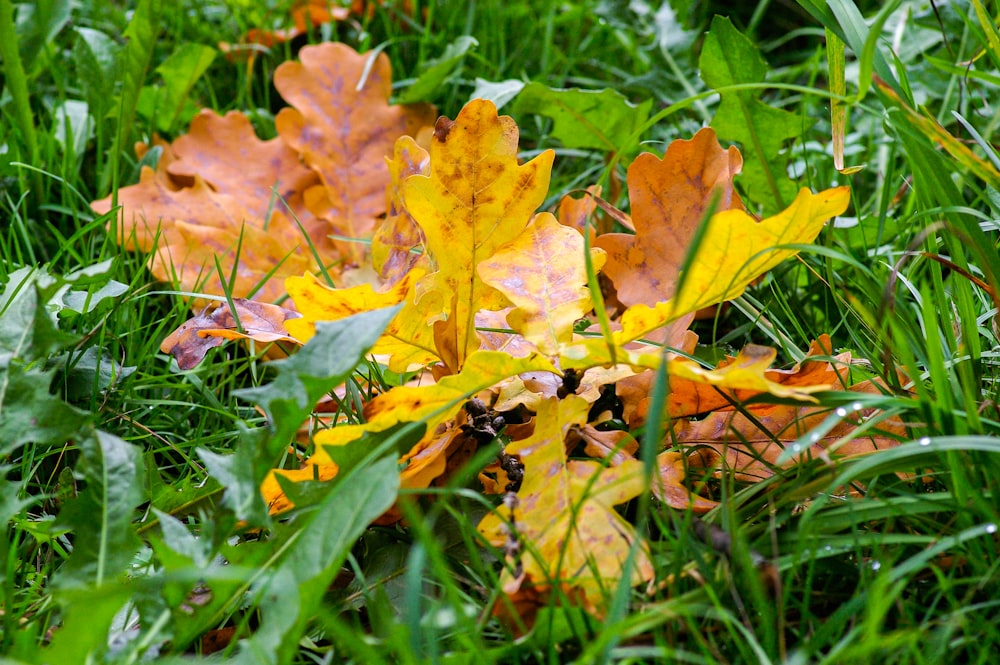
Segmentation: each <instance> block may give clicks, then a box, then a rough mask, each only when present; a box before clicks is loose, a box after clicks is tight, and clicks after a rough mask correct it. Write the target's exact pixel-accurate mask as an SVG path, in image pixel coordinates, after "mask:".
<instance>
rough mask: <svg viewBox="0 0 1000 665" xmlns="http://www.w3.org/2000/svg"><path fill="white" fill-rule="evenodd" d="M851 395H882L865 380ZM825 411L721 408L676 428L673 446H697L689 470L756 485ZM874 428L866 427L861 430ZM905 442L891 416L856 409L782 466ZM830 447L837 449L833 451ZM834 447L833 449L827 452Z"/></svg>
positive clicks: (900, 424) (902, 429)
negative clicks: (718, 473)
mask: <svg viewBox="0 0 1000 665" xmlns="http://www.w3.org/2000/svg"><path fill="white" fill-rule="evenodd" d="M849 390H850V391H852V392H859V393H876V394H881V392H882V391H883V390H884V386H881V384H880V382H876V381H865V382H862V383H860V384H857V385H855V386H851V387H850V388H849ZM830 415H831V411H830V409H824V408H821V407H815V406H804V407H796V406H788V405H783V404H755V405H752V406H749V407H746V408H745V409H743V410H740V411H737V410H735V409H720V410H718V411H714V412H712V413H710V414H709V415H708V416H707V417H706V418H704V419H702V420H697V421H686V420H681V421H678V422H677V423H675V425H674V429H673V435H672V439H671V440H672V441H673V442H674V443H675V444H676V445H679V446H699V450H698V454H697V455H692V456H691V457H689V458H688V464H689V466H703V467H706V468H713V469H719V468H725V469H726V470H727V471H729V472H732V473H733V474H734V475H735V477H736V478H738V479H740V480H743V481H746V482H756V481H758V480H762V479H764V478H769V477H771V476H772V475H774V470H775V469H776V468H779V465H778V463H777V462H778V458H779V457H780V456H781V455H782V453H784V451H785V448H786V447H788V446H789V445H791V444H792V442H794V441H796V440H797V439H799V438H800V437H803V436H805V435H806V434H808V433H809V432H810V431H811V430H814V429H815V428H816V427H817V426H818V425H820V424H821V423H822V422H823V421H824V420H825V419H826V418H827V417H828V416H830ZM873 418H876V419H877V420H876V421H874V422H877V425H876V426H875V427H874V428H873V429H871V430H867V431H865V432H864V433H863V434H861V435H856V430H857V429H858V428H859V427H860V426H861V425H864V424H865V423H866V422H868V421H869V420H870V419H873ZM872 424H873V423H872V422H868V424H867V425H866V427H871V425H872ZM907 438H909V437H908V434H907V428H906V426H905V424H904V423H903V422H902V421H901V420H899V419H898V418H896V417H889V418H885V417H884V416H882V415H880V412H879V411H878V410H877V409H873V408H861V409H858V410H856V411H854V412H853V413H850V414H847V416H846V417H845V418H843V420H842V421H841V422H839V423H838V424H837V425H835V426H834V427H833V428H832V429H831V430H830V431H829V432H827V433H826V434H825V435H823V436H821V437H816V438H815V440H810V442H809V445H806V446H803V447H802V451H801V452H800V453H799V454H797V455H796V456H794V457H792V458H790V459H789V460H788V462H787V463H785V464H783V465H782V466H784V467H786V468H787V467H790V466H793V465H794V464H797V463H799V462H800V461H801V460H803V459H808V458H816V457H819V458H823V459H831V458H832V457H833V456H836V457H850V456H854V455H862V454H866V453H871V452H875V451H876V450H884V449H887V448H892V447H895V446H897V445H898V444H899V442H900V441H902V440H906V439H907ZM834 444H836V445H835V446H834ZM831 446H834V448H835V449H834V450H832V451H828V450H827V449H828V448H830V447H831Z"/></svg>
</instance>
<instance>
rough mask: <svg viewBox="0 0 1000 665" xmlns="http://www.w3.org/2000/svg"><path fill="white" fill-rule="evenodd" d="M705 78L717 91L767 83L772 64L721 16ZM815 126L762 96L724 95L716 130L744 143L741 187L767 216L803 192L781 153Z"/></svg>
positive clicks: (708, 47)
mask: <svg viewBox="0 0 1000 665" xmlns="http://www.w3.org/2000/svg"><path fill="white" fill-rule="evenodd" d="M698 64H699V66H700V68H701V78H702V80H704V81H705V83H706V84H708V86H709V87H711V88H715V89H718V88H724V87H727V86H732V85H737V84H741V83H762V82H763V81H764V80H765V78H766V76H767V63H766V62H765V61H764V58H763V57H761V55H760V52H759V51H758V50H757V47H756V46H755V45H754V43H753V42H752V41H750V40H749V39H748V38H747V37H746V36H745V35H743V34H741V33H740V32H739V31H738V30H737V29H736V28H735V27H734V26H733V24H732V22H730V20H729V19H728V18H724V17H721V16H716V17H715V18H714V19H713V20H712V27H711V31H710V32H709V34H708V37H707V38H706V39H705V45H704V47H703V48H702V51H701V58H700V59H699V61H698ZM813 122H814V121H813V120H811V119H807V118H804V117H802V116H800V115H798V114H795V113H790V112H788V111H785V110H783V109H779V108H774V107H772V106H768V105H767V104H765V103H764V102H762V101H761V100H760V92H759V91H758V90H736V91H730V92H724V93H722V101H721V102H720V104H719V108H718V109H717V110H716V112H715V117H713V118H712V122H711V125H712V127H713V128H714V129H715V131H716V133H717V134H718V135H719V137H720V138H723V139H726V140H728V141H738V142H739V143H740V144H741V145H742V148H743V175H742V177H741V178H740V182H741V184H742V186H743V188H744V189H745V191H746V192H747V194H748V196H749V197H750V198H751V199H753V200H754V201H756V202H758V203H761V204H763V205H764V213H765V214H772V213H775V212H777V211H779V210H783V209H784V208H785V207H786V206H787V205H788V204H789V203H791V201H792V199H794V198H795V194H796V192H797V190H798V188H797V186H796V184H795V183H794V182H793V181H792V180H791V179H790V178H789V177H788V175H787V173H786V171H785V165H786V163H787V158H785V157H782V156H781V155H780V154H779V153H780V152H781V149H782V148H783V147H784V145H785V142H786V141H788V140H789V139H792V138H797V137H799V136H801V134H802V133H803V132H804V131H805V130H806V129H808V128H809V127H810V126H812V124H813Z"/></svg>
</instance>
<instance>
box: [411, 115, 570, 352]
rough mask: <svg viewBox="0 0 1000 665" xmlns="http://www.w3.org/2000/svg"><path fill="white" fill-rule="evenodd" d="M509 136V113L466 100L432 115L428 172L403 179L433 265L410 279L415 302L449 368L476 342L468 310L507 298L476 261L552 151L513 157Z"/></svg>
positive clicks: (533, 192) (524, 202)
mask: <svg viewBox="0 0 1000 665" xmlns="http://www.w3.org/2000/svg"><path fill="white" fill-rule="evenodd" d="M517 140H518V130H517V125H515V124H514V121H513V120H512V119H511V118H510V117H508V116H498V115H497V111H496V107H495V106H494V105H493V103H492V102H489V101H485V100H473V101H471V102H469V103H468V104H466V106H465V107H464V108H463V109H462V111H461V112H460V113H459V114H458V117H457V118H456V119H455V120H454V121H451V120H448V119H447V118H441V119H439V120H438V123H437V126H436V128H435V132H434V138H433V140H432V141H431V148H430V159H431V167H430V168H431V170H430V174H429V175H426V176H424V175H413V176H410V177H409V178H407V179H406V181H405V182H404V183H403V189H402V195H403V203H404V205H405V207H406V210H407V211H408V212H409V213H410V215H411V216H412V217H413V219H414V220H415V221H416V222H417V224H418V225H419V226H420V228H421V230H422V231H423V234H424V237H425V238H426V241H427V245H426V246H427V251H428V253H429V254H430V259H431V260H432V261H433V262H434V264H435V266H436V268H437V270H436V271H435V272H433V273H431V274H429V275H427V276H426V277H424V278H423V279H421V280H420V282H419V283H418V284H417V287H416V294H415V295H416V304H417V305H418V308H419V311H420V312H421V313H422V314H423V320H424V321H426V322H427V323H428V324H430V325H434V324H437V325H435V331H434V333H435V335H434V338H435V341H436V344H435V345H436V347H437V350H438V353H439V355H440V357H441V359H442V360H443V361H444V363H445V365H446V366H447V367H448V368H449V369H451V370H452V371H458V370H459V369H460V368H461V367H462V365H463V364H464V362H465V359H466V358H467V357H468V356H469V355H470V354H471V353H472V352H473V351H475V350H476V349H478V348H479V339H478V337H477V336H476V331H475V316H476V313H477V312H479V311H480V310H484V309H485V310H498V309H502V308H503V307H506V306H508V304H509V303H508V302H507V299H506V298H505V297H504V296H503V294H502V293H500V292H499V291H497V290H496V289H495V288H493V287H491V286H489V285H488V284H486V283H485V282H483V280H482V279H481V278H480V277H479V275H478V274H477V272H476V266H478V265H479V263H480V262H481V261H483V260H484V259H488V258H490V257H491V256H493V254H494V253H496V251H497V250H498V249H499V248H500V247H502V246H503V245H505V244H507V243H509V242H511V241H513V240H514V239H516V238H517V237H518V236H519V235H520V234H521V233H522V231H524V229H525V227H527V225H528V222H529V221H530V220H531V218H532V216H533V215H534V213H535V211H536V210H537V209H538V207H539V206H540V205H541V204H542V202H543V201H544V199H545V196H546V194H547V192H548V186H549V175H550V171H551V168H552V159H553V153H552V151H551V150H548V151H545V152H543V153H542V154H540V155H538V156H537V157H535V158H534V159H533V160H531V161H530V162H527V163H525V164H522V165H519V164H518V160H517Z"/></svg>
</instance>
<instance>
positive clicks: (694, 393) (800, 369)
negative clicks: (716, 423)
mask: <svg viewBox="0 0 1000 665" xmlns="http://www.w3.org/2000/svg"><path fill="white" fill-rule="evenodd" d="M758 348H760V349H761V351H760V352H761V353H765V352H764V351H763V347H758ZM693 350H694V349H693V340H692V346H691V347H689V348H687V349H684V351H685V352H686V353H691V352H692V351H693ZM766 353H767V356H766V357H762V358H761V362H760V363H759V364H758V363H754V361H753V359H752V358H751V357H748V356H747V354H746V349H744V351H743V353H742V354H741V356H737V357H735V358H727V359H726V360H724V361H722V362H721V363H719V365H718V367H717V368H716V370H715V373H716V375H717V376H720V375H721V376H724V377H726V378H725V379H723V381H724V382H725V381H728V382H731V383H736V382H737V380H738V382H739V383H740V385H741V387H740V388H739V389H737V390H727V389H725V387H724V386H723V385H722V383H720V382H718V381H716V382H714V383H713V382H711V381H703V380H701V377H699V378H697V379H696V380H692V379H690V378H684V377H683V376H680V375H674V374H672V375H670V376H669V377H668V380H669V390H668V394H667V403H666V414H667V415H668V416H670V417H672V418H681V417H685V416H693V415H697V414H702V413H709V412H710V411H715V410H717V409H724V408H729V407H730V406H731V405H732V404H733V403H734V402H736V403H740V402H745V401H747V400H749V399H751V398H752V397H755V396H757V395H760V394H761V393H762V392H769V390H767V389H765V388H770V387H773V386H774V384H780V385H781V386H783V387H784V389H788V390H791V391H792V392H791V393H790V394H789V393H786V394H785V395H784V396H794V395H796V394H798V393H799V391H801V390H803V389H804V390H806V391H807V392H809V391H812V390H815V389H831V390H832V389H838V388H842V389H846V387H847V384H846V380H847V373H848V365H849V364H850V362H851V355H850V354H849V353H845V354H840V355H838V356H836V357H834V358H833V363H831V362H829V361H826V360H811V358H816V357H818V356H833V352H832V349H831V342H830V337H829V336H828V335H821V336H820V338H819V339H817V340H815V341H813V343H812V344H811V345H810V347H809V351H808V353H807V354H806V358H805V360H803V361H802V362H801V363H799V364H797V365H796V366H795V367H793V368H791V369H789V370H777V369H769V367H768V366H769V365H770V360H771V359H772V358H773V355H772V354H771V352H770V351H767V352H766ZM734 363H735V364H737V365H741V364H742V370H741V371H743V372H747V371H749V372H751V373H752V376H748V377H747V380H746V381H743V380H742V379H740V376H739V374H738V373H736V372H731V373H730V372H727V371H726V368H728V367H732V366H733V365H734ZM834 363H836V365H834ZM758 370H762V371H760V372H758ZM655 374H656V373H655V372H654V371H652V370H649V371H645V372H643V373H641V374H638V375H636V376H634V377H630V378H626V379H623V380H621V381H618V382H617V384H616V386H615V387H616V390H617V393H618V398H619V399H620V400H621V401H622V404H623V411H624V414H623V418H624V419H625V421H626V422H627V423H629V427H631V428H636V427H640V426H641V425H642V424H643V423H644V422H645V420H646V417H647V415H648V408H649V394H650V392H651V391H652V387H653V382H654V380H655ZM755 381H760V382H761V383H759V384H758V386H757V388H754V387H753V383H754V382H755ZM763 382H767V383H763ZM775 389H776V390H779V391H780V390H782V389H779V388H775Z"/></svg>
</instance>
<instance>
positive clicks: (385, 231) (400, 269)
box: [372, 136, 430, 284]
mask: <svg viewBox="0 0 1000 665" xmlns="http://www.w3.org/2000/svg"><path fill="white" fill-rule="evenodd" d="M386 164H387V165H388V167H389V177H390V181H389V185H388V186H387V187H386V201H387V205H388V212H387V214H386V217H385V220H383V221H382V222H381V223H380V224H379V225H378V226H377V227H376V228H375V233H374V235H373V236H372V264H373V265H374V266H375V269H376V270H377V271H378V272H379V274H380V275H381V276H382V278H383V279H384V280H386V281H387V282H389V283H390V284H394V283H396V282H398V281H399V280H400V279H402V277H403V275H405V274H406V273H407V272H408V271H409V270H410V269H411V268H413V267H414V266H415V265H417V264H418V262H419V261H420V260H421V258H423V257H424V256H426V255H425V254H424V253H423V251H422V248H423V244H424V234H423V232H422V231H421V230H420V227H419V226H418V225H417V223H416V222H415V221H413V218H412V217H411V216H410V213H408V212H407V211H406V208H405V207H404V206H403V201H402V193H401V191H400V190H401V188H402V186H403V181H404V180H406V178H408V177H409V176H411V175H427V172H428V171H429V170H430V155H428V154H427V151H426V150H424V149H423V148H422V147H420V145H419V144H418V143H417V141H416V140H415V139H413V138H412V137H409V136H401V137H400V138H399V139H398V140H397V141H396V146H395V148H394V150H393V154H392V158H391V159H390V158H388V157H387V158H386ZM418 248H419V249H420V250H421V251H420V252H417V251H415V250H417V249H418Z"/></svg>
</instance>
